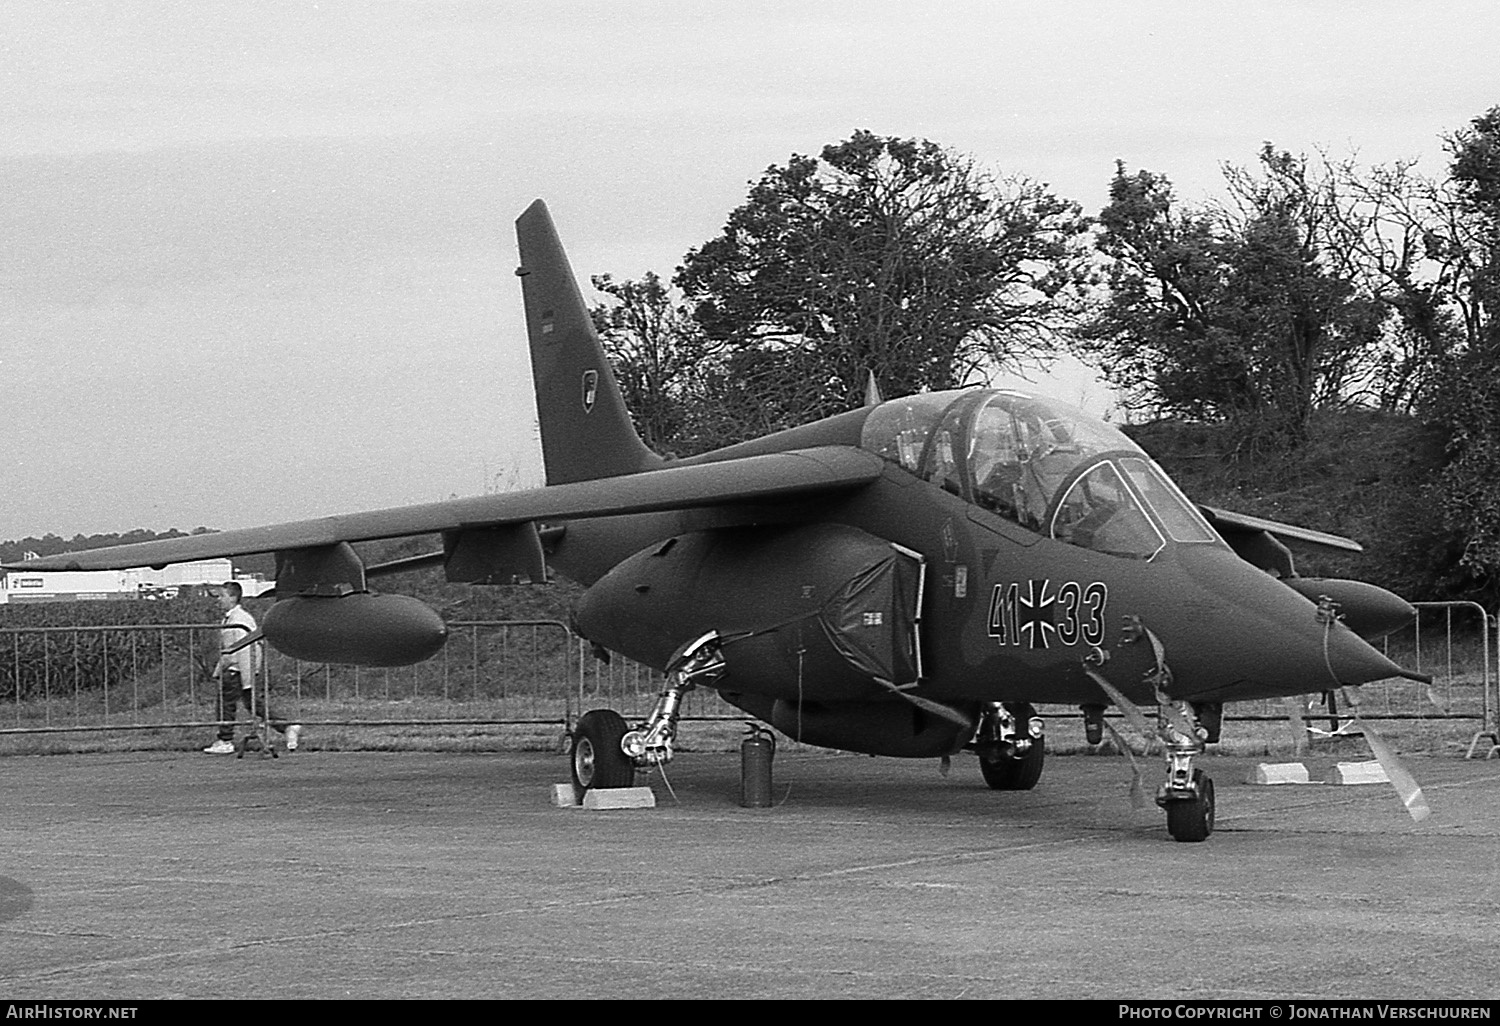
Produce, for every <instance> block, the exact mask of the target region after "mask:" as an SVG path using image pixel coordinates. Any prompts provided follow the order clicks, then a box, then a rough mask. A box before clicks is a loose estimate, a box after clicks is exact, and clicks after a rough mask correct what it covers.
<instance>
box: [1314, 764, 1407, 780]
mask: <svg viewBox="0 0 1500 1026" xmlns="http://www.w3.org/2000/svg"><path fill="white" fill-rule="evenodd" d="M1324 780H1325V781H1326V782H1327V783H1330V784H1389V783H1390V782H1391V778H1390V777H1388V776H1386V774H1385V769H1384V768H1383V767H1382V766H1381V765H1380V763H1378V762H1341V763H1338V764H1337V765H1335V766H1334V767H1333V769H1331V770H1329V771H1328V775H1327V776H1326V777H1325V778H1324Z"/></svg>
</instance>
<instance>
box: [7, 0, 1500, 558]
mask: <svg viewBox="0 0 1500 1026" xmlns="http://www.w3.org/2000/svg"><path fill="white" fill-rule="evenodd" d="M1496 39H1500V5H1495V4H1493V3H1492V2H1489V0H1485V2H1472V3H1456V2H1448V3H1412V2H1410V0H1402V2H1399V3H1397V2H1384V0H1365V2H1361V3H1352V2H1332V0H1322V2H1318V0H1311V2H1310V0H1297V2H1272V0H1262V2H1249V0H1239V2H1236V3H1223V4H1220V3H1204V2H1201V0H1162V2H1129V3H1127V2H1108V3H1105V2H1100V3H1067V2H1059V0H1032V2H1029V3H1006V2H996V0H987V2H972V3H968V2H942V0H925V2H923V3H920V4H919V3H914V2H905V3H894V2H886V3H882V2H873V0H841V2H823V3H819V2H816V0H800V2H788V3H759V2H747V0H739V2H736V3H734V4H729V3H723V2H721V0H709V2H702V3H666V2H649V0H634V2H631V3H615V2H611V3H604V2H600V3H582V2H578V3H569V2H566V0H550V2H548V0H539V2H534V3H525V2H497V0H472V2H471V0H446V2H443V0H427V2H415V0H414V2H391V3H342V2H326V0H325V2H320V3H294V2H255V0H236V2H232V3H219V2H205V0H191V2H181V3H174V2H168V0H149V2H148V0H104V2H99V3H69V2H64V0H43V2H25V0H5V3H4V5H3V7H0V101H3V102H0V384H3V386H4V390H3V393H0V416H3V432H4V434H3V439H4V444H3V445H0V487H3V501H0V539H8V538H20V537H22V536H25V535H29V534H38V535H39V534H43V533H46V532H49V531H50V532H55V533H58V534H61V535H64V536H71V535H72V534H74V533H78V532H82V533H84V534H93V533H98V532H109V531H125V530H129V529H132V528H137V527H144V528H148V529H151V530H165V529H167V528H170V527H177V528H181V529H184V530H187V529H191V528H193V527H196V526H199V525H204V526H209V527H215V528H230V527H242V526H250V525H254V524H258V523H266V522H272V521H278V520H286V519H299V518H302V517H307V516H319V515H324V514H331V513H338V512H350V511H353V510H359V509H371V508H378V507H383V506H391V505H400V504H405V503H411V502H427V501H431V500H434V499H440V498H445V497H447V496H449V495H452V494H458V495H469V494H475V493H478V492H482V491H485V490H487V489H493V488H495V487H496V486H503V485H509V484H515V483H523V484H530V483H538V482H539V480H540V473H539V470H538V467H539V458H538V455H537V453H536V441H535V427H534V419H535V415H534V411H533V409H532V401H531V387H530V379H529V371H528V369H527V364H526V362H525V356H524V345H525V338H524V333H523V326H522V321H521V311H520V297H519V288H518V287H517V283H516V279H515V278H514V276H513V275H512V271H513V269H514V266H515V263H516V255H515V236H514V227H513V221H514V219H515V217H516V215H518V214H519V213H520V211H521V210H522V209H523V208H524V207H525V206H526V204H527V203H529V202H530V201H531V200H532V199H535V198H536V197H538V196H540V197H543V198H545V199H546V200H547V202H548V204H549V206H550V207H551V209H552V213H553V217H554V219H555V220H556V222H557V224H558V228H559V230H560V232H561V233H562V236H563V241H564V243H565V245H566V246H567V247H568V249H569V252H570V255H571V257H572V260H573V264H574V267H575V269H576V270H577V271H578V273H579V275H580V277H583V278H584V279H585V280H586V276H587V275H589V274H596V273H602V272H609V273H611V274H613V275H615V276H616V277H638V276H639V275H641V274H642V273H644V272H646V271H648V270H654V271H657V272H658V273H660V274H663V275H669V274H670V273H671V272H672V271H673V270H674V269H675V267H676V266H677V263H678V262H679V261H680V260H681V258H682V256H683V254H684V253H685V252H686V251H687V250H688V249H689V248H690V247H693V246H696V245H699V244H701V243H703V242H705V241H707V240H708V239H709V238H711V237H712V236H713V235H715V234H716V233H717V231H718V229H719V228H720V227H721V226H722V224H723V222H724V219H725V217H726V216H727V214H728V213H729V211H730V210H731V209H732V208H733V207H735V206H736V205H738V204H739V203H740V202H741V201H743V199H744V198H745V194H746V190H747V185H748V182H749V181H750V180H751V179H753V178H756V177H757V176H758V175H759V174H760V172H761V171H763V170H764V169H765V168H766V167H768V166H769V165H772V164H781V163H784V162H785V161H786V160H787V158H788V157H789V156H790V155H791V154H793V153H816V152H817V151H818V150H819V149H820V148H821V147H822V146H823V145H825V144H827V143H832V142H838V141H840V140H843V139H845V138H847V137H848V136H849V135H850V134H851V133H852V132H853V131H854V130H856V129H860V128H865V129H869V130H871V131H873V132H876V133H878V134H881V135H897V136H906V137H919V138H926V139H931V140H933V141H935V142H938V143H940V144H942V145H944V146H948V147H951V148H953V149H955V150H958V151H961V152H965V153H968V154H971V155H973V156H974V157H976V158H977V159H978V160H979V161H981V162H983V163H984V164H987V165H989V166H991V167H993V168H996V169H998V170H1001V171H1004V172H1009V173H1016V174H1023V175H1027V176H1029V177H1032V178H1034V179H1037V180H1040V181H1043V182H1047V183H1049V184H1050V185H1051V186H1052V188H1053V190H1054V191H1055V192H1057V193H1058V194H1059V195H1062V196H1066V197H1069V198H1072V199H1076V200H1078V201H1079V202H1080V203H1082V204H1083V206H1084V209H1085V211H1086V212H1088V213H1097V212H1098V210H1099V209H1100V207H1101V206H1102V205H1103V203H1104V201H1105V198H1106V189H1107V185H1108V182H1109V179H1110V176H1111V175H1112V173H1113V171H1114V164H1115V161H1116V160H1117V159H1120V160H1124V161H1125V162H1126V163H1127V165H1128V166H1130V167H1131V168H1139V167H1145V168H1149V169H1151V170H1154V171H1159V172H1162V173H1164V174H1166V175H1167V176H1168V177H1169V178H1171V179H1172V180H1173V181H1174V182H1175V183H1176V185H1177V187H1178V193H1179V195H1180V196H1181V197H1182V198H1183V199H1184V200H1186V201H1189V202H1196V201H1200V200H1203V199H1206V198H1209V197H1213V196H1218V195H1220V194H1221V191H1222V190H1221V183H1222V177H1221V175H1220V164H1221V163H1222V162H1224V161H1229V162H1232V163H1236V164H1248V163H1251V162H1253V160H1254V159H1255V154H1256V152H1257V150H1258V149H1259V147H1260V145H1261V143H1262V142H1263V141H1266V140H1269V141H1271V142H1273V143H1275V144H1276V145H1277V146H1278V147H1280V148H1284V149H1290V150H1292V151H1294V152H1299V151H1306V152H1312V151H1313V150H1315V149H1317V148H1324V149H1327V150H1329V151H1330V152H1331V153H1333V154H1334V155H1336V156H1341V155H1348V154H1350V153H1351V152H1354V151H1358V153H1359V155H1360V156H1361V157H1362V158H1363V159H1364V160H1365V161H1367V162H1376V161H1388V160H1392V159H1396V158H1403V157H1420V158H1421V160H1422V165H1421V166H1422V167H1423V168H1424V169H1425V170H1426V171H1427V172H1428V173H1430V174H1433V175H1437V174H1440V173H1441V172H1442V170H1443V163H1444V161H1443V152H1442V147H1441V137H1442V136H1443V135H1444V134H1445V133H1448V132H1451V131H1452V130H1454V129H1456V128H1460V127H1462V126H1464V125H1465V124H1467V122H1468V121H1469V120H1470V119H1472V118H1473V117H1475V116H1477V115H1479V114H1481V113H1482V112H1484V111H1485V110H1487V109H1488V108H1489V107H1491V106H1493V105H1495V104H1500V73H1497V71H1496V70H1495V69H1496V65H1497V62H1496V60H1495V56H1494V42H1495V40H1496ZM1053 384H1054V385H1055V386H1056V388H1057V389H1058V393H1059V397H1061V398H1065V399H1070V400H1074V401H1076V400H1077V398H1078V396H1077V395H1074V394H1069V393H1070V391H1076V390H1077V389H1078V388H1079V387H1080V386H1078V385H1077V384H1076V382H1075V381H1074V380H1073V379H1069V378H1064V379H1060V380H1059V381H1057V382H1055V383H1053Z"/></svg>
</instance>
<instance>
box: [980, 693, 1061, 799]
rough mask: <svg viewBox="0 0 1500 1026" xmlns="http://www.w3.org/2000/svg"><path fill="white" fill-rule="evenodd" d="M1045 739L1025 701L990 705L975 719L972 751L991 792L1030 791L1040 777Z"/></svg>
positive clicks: (1040, 721) (1037, 720) (1040, 726)
mask: <svg viewBox="0 0 1500 1026" xmlns="http://www.w3.org/2000/svg"><path fill="white" fill-rule="evenodd" d="M1046 749H1047V737H1046V732H1045V726H1044V724H1043V722H1042V718H1041V717H1040V716H1038V715H1037V714H1036V709H1035V708H1033V707H1032V706H1031V704H1030V703H1028V702H993V703H991V704H990V706H989V707H988V708H986V709H985V711H984V715H983V716H982V717H981V718H980V720H979V730H978V732H977V733H976V734H975V736H974V752H975V754H976V755H978V756H979V772H980V773H981V774H982V775H983V776H984V782H985V783H986V784H988V785H989V786H990V788H991V789H992V790H995V791H1030V790H1031V789H1032V788H1033V787H1035V786H1036V784H1037V781H1038V780H1040V779H1041V778H1042V762H1043V760H1044V759H1045V758H1046V754H1047V753H1046Z"/></svg>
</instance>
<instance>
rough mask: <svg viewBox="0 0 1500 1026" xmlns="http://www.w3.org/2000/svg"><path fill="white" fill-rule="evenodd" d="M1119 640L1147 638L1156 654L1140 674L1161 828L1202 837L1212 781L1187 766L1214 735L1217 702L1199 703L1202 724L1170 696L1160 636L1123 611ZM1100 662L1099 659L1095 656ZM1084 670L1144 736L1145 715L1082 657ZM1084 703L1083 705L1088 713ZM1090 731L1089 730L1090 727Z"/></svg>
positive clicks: (1208, 828)
mask: <svg viewBox="0 0 1500 1026" xmlns="http://www.w3.org/2000/svg"><path fill="white" fill-rule="evenodd" d="M1124 641H1125V642H1126V643H1127V644H1130V643H1134V642H1138V641H1148V642H1150V644H1151V649H1152V652H1153V654H1154V655H1155V659H1156V668H1155V669H1154V670H1152V671H1150V672H1149V673H1147V674H1146V682H1147V683H1149V684H1151V685H1152V686H1153V687H1154V688H1155V690H1156V711H1157V719H1156V731H1155V733H1156V736H1157V737H1159V738H1161V740H1162V744H1163V746H1164V747H1165V749H1166V759H1167V779H1166V781H1165V782H1164V783H1163V784H1162V785H1161V788H1160V790H1158V791H1157V792H1156V804H1157V805H1159V806H1161V807H1162V809H1164V810H1165V811H1166V813H1167V833H1169V834H1171V835H1172V839H1173V840H1174V841H1204V840H1207V839H1208V835H1209V834H1211V833H1213V829H1214V782H1213V780H1212V779H1211V778H1210V777H1209V776H1208V774H1206V773H1204V772H1203V771H1202V770H1198V769H1194V768H1193V756H1195V755H1197V754H1199V753H1200V752H1202V751H1203V749H1204V742H1205V741H1206V740H1207V739H1208V738H1209V737H1210V736H1212V737H1214V738H1215V739H1217V735H1218V730H1217V728H1218V719H1219V716H1220V715H1221V709H1222V707H1221V706H1218V705H1210V706H1204V707H1203V709H1202V711H1203V712H1204V714H1205V718H1207V719H1209V720H1210V727H1208V728H1206V727H1205V726H1204V725H1203V723H1201V722H1200V720H1199V716H1198V713H1199V710H1198V709H1195V708H1194V707H1193V706H1192V705H1190V704H1189V703H1187V702H1183V701H1179V700H1176V699H1173V698H1172V697H1171V696H1170V695H1169V694H1168V692H1169V691H1170V689H1171V684H1172V670H1171V668H1170V667H1168V666H1167V657H1166V651H1165V649H1164V648H1163V646H1162V643H1161V639H1160V638H1158V637H1157V636H1156V635H1155V634H1153V633H1151V631H1150V630H1148V629H1147V628H1146V627H1145V626H1144V625H1143V624H1142V623H1141V622H1140V620H1139V619H1138V618H1136V617H1133V616H1132V617H1126V625H1125V632H1124ZM1097 662H1099V663H1101V664H1102V660H1097ZM1084 673H1086V674H1087V675H1088V676H1089V678H1090V679H1091V680H1093V681H1094V682H1095V683H1096V684H1098V685H1099V688H1100V690H1102V691H1103V692H1104V693H1105V694H1106V695H1107V696H1109V698H1110V700H1111V701H1113V702H1114V703H1115V705H1117V706H1119V707H1120V711H1121V712H1122V713H1124V714H1125V718H1126V719H1127V720H1129V721H1130V723H1131V725H1132V726H1133V727H1135V729H1136V730H1138V731H1139V732H1140V733H1141V734H1142V736H1144V737H1147V738H1149V737H1150V736H1151V733H1152V731H1151V728H1150V726H1149V725H1148V723H1147V720H1146V716H1145V714H1144V713H1142V712H1141V710H1140V709H1139V708H1138V707H1137V706H1136V705H1135V703H1134V702H1132V701H1130V699H1128V698H1126V697H1125V696H1124V694H1122V693H1121V692H1120V690H1119V689H1118V688H1116V687H1115V686H1114V685H1113V684H1111V683H1110V682H1109V680H1108V679H1107V678H1106V677H1105V676H1104V675H1103V674H1102V673H1100V672H1099V671H1098V670H1096V669H1094V668H1093V667H1092V666H1090V665H1088V661H1087V660H1086V661H1085V665H1084ZM1089 712H1090V710H1089V708H1088V706H1085V707H1084V714H1085V717H1086V718H1088V717H1089ZM1091 733H1092V731H1091Z"/></svg>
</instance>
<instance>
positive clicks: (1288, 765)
mask: <svg viewBox="0 0 1500 1026" xmlns="http://www.w3.org/2000/svg"><path fill="white" fill-rule="evenodd" d="M1309 782H1310V781H1309V779H1308V776H1307V767H1306V766H1304V765H1303V764H1302V763H1300V762H1262V763H1258V764H1257V765H1256V767H1255V768H1254V769H1253V770H1251V771H1250V775H1249V777H1248V778H1247V779H1246V780H1245V783H1247V784H1306V783H1309Z"/></svg>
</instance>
